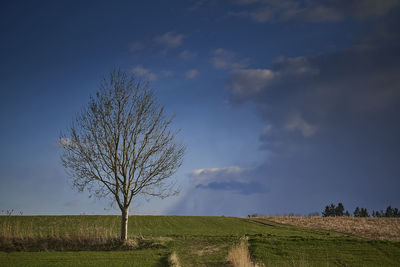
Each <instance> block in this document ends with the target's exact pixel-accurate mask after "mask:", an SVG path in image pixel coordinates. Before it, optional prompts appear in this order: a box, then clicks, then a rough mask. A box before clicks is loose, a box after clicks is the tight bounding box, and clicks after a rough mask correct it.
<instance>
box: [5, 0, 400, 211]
mask: <svg viewBox="0 0 400 267" xmlns="http://www.w3.org/2000/svg"><path fill="white" fill-rule="evenodd" d="M399 11H400V2H399V1H398V0H386V1H375V0H350V1H330V0H327V1H316V0H312V1H291V0H286V1H284V0H282V1H279V0H231V1H230V0H221V1H216V0H210V1H201V0H199V1H141V2H139V1H84V2H82V1H39V2H31V1H25V2H24V1H12V2H11V1H10V2H8V3H6V4H3V7H2V9H1V11H0V33H1V37H2V42H1V43H0V92H1V105H0V122H1V125H2V127H1V131H0V147H1V148H2V149H1V154H0V208H1V209H15V210H17V211H22V212H23V213H24V214H82V213H85V214H111V213H119V211H118V209H117V208H116V207H112V206H110V204H109V203H108V202H106V201H104V200H96V199H92V198H88V193H86V192H84V193H78V192H76V190H74V189H73V188H72V187H71V182H70V181H69V180H68V177H67V175H66V174H65V171H64V170H63V168H62V166H61V163H60V159H59V156H60V148H59V147H58V146H57V139H58V137H59V133H60V131H63V130H65V129H66V127H67V126H68V125H69V123H70V122H71V120H72V119H73V118H74V116H75V115H76V114H77V112H79V111H80V109H81V108H82V107H83V106H84V105H85V104H86V103H87V102H88V100H89V96H90V95H93V94H95V92H96V91H97V89H98V86H99V84H100V81H101V78H102V77H103V76H104V75H106V74H107V73H108V72H110V71H111V70H112V69H113V67H114V66H119V67H121V68H122V69H123V70H125V71H127V72H130V73H133V74H135V75H136V76H137V77H138V78H139V79H147V80H149V81H150V85H151V87H152V88H154V90H155V92H156V95H157V97H158V99H159V101H160V102H161V103H162V104H163V105H164V106H165V107H166V110H167V111H168V112H169V113H176V119H175V123H174V127H175V128H180V129H181V134H180V137H181V138H182V139H183V140H184V142H185V144H186V145H187V153H186V156H185V159H184V164H183V166H182V167H181V169H180V170H179V172H178V173H177V175H176V179H177V180H178V181H179V183H180V184H181V185H182V191H181V193H180V195H179V196H177V197H172V198H169V199H164V200H157V199H151V200H147V199H141V198H140V199H137V200H136V201H134V202H133V207H132V209H131V213H133V214H177V215H233V216H246V215H247V214H250V213H255V212H257V213H261V214H276V213H280V214H283V213H289V212H293V213H301V214H308V213H309V212H313V211H321V210H322V209H323V207H324V206H325V205H327V204H329V203H331V202H335V203H337V202H343V203H344V206H345V208H347V209H349V210H350V211H353V210H354V208H355V207H356V206H362V207H366V208H369V209H383V208H385V207H386V206H387V205H392V206H397V207H398V206H400V194H399V192H398V191H399V190H398V188H400V164H398V162H399V160H400V152H399V151H400V141H399V138H398V136H400V126H399V115H400V105H399V104H400V63H399V62H400V53H399V51H400V50H399V48H400V38H399V37H400V36H399V33H398V26H400V20H399V17H400V16H399Z"/></svg>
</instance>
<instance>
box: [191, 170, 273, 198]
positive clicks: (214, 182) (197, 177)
mask: <svg viewBox="0 0 400 267" xmlns="http://www.w3.org/2000/svg"><path fill="white" fill-rule="evenodd" d="M189 177H190V178H191V179H192V180H193V183H194V185H195V188H196V189H210V190H221V191H230V192H233V193H237V194H244V195H250V194H257V193H265V192H266V188H265V187H264V185H263V184H262V183H260V177H259V176H257V175H254V174H253V172H252V170H251V169H244V168H240V167H237V166H230V167H225V168H210V169H200V170H195V171H193V172H192V173H190V174H189ZM261 180H262V179H261Z"/></svg>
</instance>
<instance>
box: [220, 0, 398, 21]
mask: <svg viewBox="0 0 400 267" xmlns="http://www.w3.org/2000/svg"><path fill="white" fill-rule="evenodd" d="M232 2H233V3H235V4H240V5H242V6H246V5H247V6H248V9H247V10H245V11H241V12H239V13H238V12H232V11H231V12H229V13H228V16H231V17H232V16H236V17H250V18H252V19H253V20H254V21H257V22H261V23H262V22H266V21H276V20H300V21H309V22H321V21H340V20H343V19H345V18H355V19H369V18H374V17H381V16H384V15H386V14H387V13H388V12H390V11H391V10H392V9H394V8H396V7H398V6H399V3H400V1H399V0H387V1H376V0H348V1H316V0H311V1H305V2H301V1H293V0H282V1H276V0H272V1H271V0H233V1H232Z"/></svg>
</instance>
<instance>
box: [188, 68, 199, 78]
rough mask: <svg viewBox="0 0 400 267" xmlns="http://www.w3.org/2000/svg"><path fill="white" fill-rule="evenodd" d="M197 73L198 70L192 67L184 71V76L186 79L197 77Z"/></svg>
mask: <svg viewBox="0 0 400 267" xmlns="http://www.w3.org/2000/svg"><path fill="white" fill-rule="evenodd" d="M198 75H199V71H198V70H195V69H193V70H188V71H187V72H186V73H185V77H186V78H188V79H193V78H195V77H197V76H198Z"/></svg>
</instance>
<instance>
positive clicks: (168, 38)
mask: <svg viewBox="0 0 400 267" xmlns="http://www.w3.org/2000/svg"><path fill="white" fill-rule="evenodd" d="M183 38H184V35H183V34H176V33H173V32H166V33H164V34H162V35H158V36H156V37H154V42H155V43H156V44H157V45H160V46H163V47H165V48H176V47H178V46H180V45H181V44H182V41H183Z"/></svg>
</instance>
